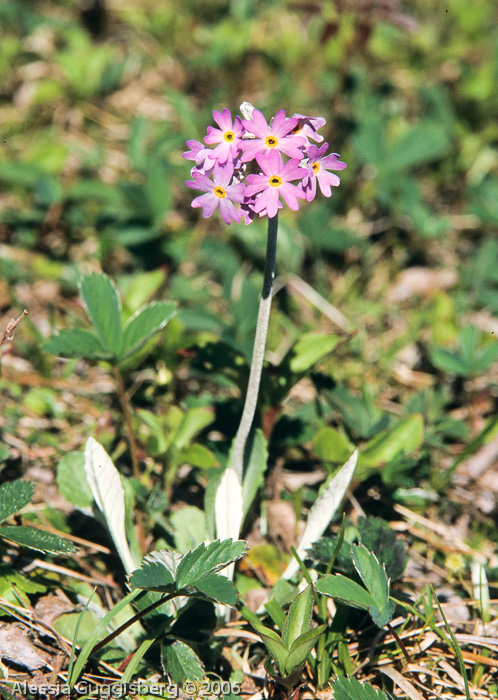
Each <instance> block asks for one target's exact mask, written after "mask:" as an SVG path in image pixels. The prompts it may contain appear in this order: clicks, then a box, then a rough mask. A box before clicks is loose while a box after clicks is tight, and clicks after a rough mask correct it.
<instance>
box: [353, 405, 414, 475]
mask: <svg viewBox="0 0 498 700" xmlns="http://www.w3.org/2000/svg"><path fill="white" fill-rule="evenodd" d="M423 440H424V420H423V418H422V415H421V414H420V413H416V414H414V415H412V416H407V417H406V418H403V419H402V420H400V421H399V422H398V423H396V425H395V426H394V427H392V428H386V429H385V430H383V431H382V432H381V433H379V434H378V435H376V436H375V437H374V438H372V440H370V442H368V443H367V445H366V447H365V449H364V450H363V451H362V453H361V456H360V459H359V464H360V465H361V466H374V467H376V466H379V465H381V464H386V463H389V462H391V461H392V460H393V459H395V457H397V456H398V455H400V454H410V453H411V452H414V451H415V450H416V449H418V448H419V447H420V445H421V444H422V442H423Z"/></svg>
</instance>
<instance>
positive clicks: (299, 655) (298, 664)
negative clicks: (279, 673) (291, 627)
mask: <svg viewBox="0 0 498 700" xmlns="http://www.w3.org/2000/svg"><path fill="white" fill-rule="evenodd" d="M326 628H327V625H319V626H318V627H315V628H314V629H312V630H308V632H306V633H305V634H302V635H301V636H300V637H298V638H297V639H296V640H295V641H294V643H293V644H292V646H291V648H290V652H289V655H288V657H287V661H286V662H285V670H286V673H292V672H293V671H296V670H297V669H299V670H301V669H302V667H303V666H304V664H305V662H306V659H307V658H308V655H309V653H310V652H311V650H312V649H313V647H314V646H315V644H316V643H317V641H318V638H319V637H320V636H321V635H322V634H323V632H324V631H325V629H326Z"/></svg>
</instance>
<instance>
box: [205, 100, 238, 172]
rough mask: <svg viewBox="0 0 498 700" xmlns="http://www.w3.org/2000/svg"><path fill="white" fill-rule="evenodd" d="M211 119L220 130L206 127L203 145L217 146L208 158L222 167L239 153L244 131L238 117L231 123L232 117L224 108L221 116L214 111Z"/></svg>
mask: <svg viewBox="0 0 498 700" xmlns="http://www.w3.org/2000/svg"><path fill="white" fill-rule="evenodd" d="M213 119H214V121H215V122H216V123H217V124H218V126H219V127H220V128H219V129H215V128H214V127H213V126H208V128H207V136H206V138H205V139H204V143H207V144H208V145H209V146H211V145H212V144H213V143H217V144H218V145H217V146H216V148H214V149H213V150H212V152H211V155H210V158H211V159H212V160H216V161H217V162H218V163H219V164H220V165H223V164H224V163H226V162H227V160H228V159H229V158H230V159H232V160H233V159H234V158H235V157H236V156H237V153H238V152H239V151H240V149H241V139H242V135H243V133H244V129H243V128H242V120H241V119H240V117H235V121H234V122H232V115H231V114H230V110H228V109H227V108H226V107H225V108H224V109H223V111H222V112H221V114H220V112H217V111H216V110H214V112H213Z"/></svg>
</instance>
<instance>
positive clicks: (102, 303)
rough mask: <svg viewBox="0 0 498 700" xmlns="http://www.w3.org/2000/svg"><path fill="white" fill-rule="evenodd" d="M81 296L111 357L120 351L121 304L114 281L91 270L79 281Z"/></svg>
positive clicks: (116, 355)
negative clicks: (90, 272)
mask: <svg viewBox="0 0 498 700" xmlns="http://www.w3.org/2000/svg"><path fill="white" fill-rule="evenodd" d="M81 296H82V297H83V301H84V302H85V306H86V310H87V313H88V316H89V318H90V320H91V321H92V323H93V325H94V326H95V330H96V331H97V333H98V335H99V337H100V339H101V340H102V342H103V343H104V345H105V347H106V348H107V350H108V351H109V352H110V353H111V354H112V356H113V357H116V358H117V357H119V355H120V351H121V304H120V301H119V297H118V293H117V291H116V287H115V285H114V282H112V280H111V279H109V277H107V275H104V274H101V273H98V272H93V273H92V274H91V275H88V276H87V277H83V279H82V281H81Z"/></svg>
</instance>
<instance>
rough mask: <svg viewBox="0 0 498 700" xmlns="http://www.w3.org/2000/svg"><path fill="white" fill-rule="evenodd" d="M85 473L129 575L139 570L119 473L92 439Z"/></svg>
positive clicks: (87, 445) (87, 443)
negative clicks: (128, 531) (129, 536)
mask: <svg viewBox="0 0 498 700" xmlns="http://www.w3.org/2000/svg"><path fill="white" fill-rule="evenodd" d="M85 473H86V479H87V482H88V485H89V486H90V489H91V491H92V495H93V498H94V500H95V503H96V505H97V508H98V509H99V510H100V512H101V514H102V516H103V518H104V520H105V523H106V525H107V528H108V530H109V532H110V534H111V537H112V539H113V541H114V545H115V546H116V549H117V551H118V554H119V556H120V558H121V562H122V564H123V566H124V568H125V571H126V572H127V573H128V574H131V572H132V571H133V570H134V569H135V568H136V566H135V562H134V561H133V557H132V554H131V552H130V548H129V546H128V541H127V539H126V534H125V500H124V489H123V485H122V484H121V477H120V476H119V472H118V470H117V469H116V467H115V466H114V464H113V461H112V459H111V458H110V457H109V455H108V454H107V452H106V451H105V450H104V448H103V447H102V445H101V444H100V443H99V442H97V440H94V439H93V438H92V437H90V438H88V440H87V441H86V445H85Z"/></svg>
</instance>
